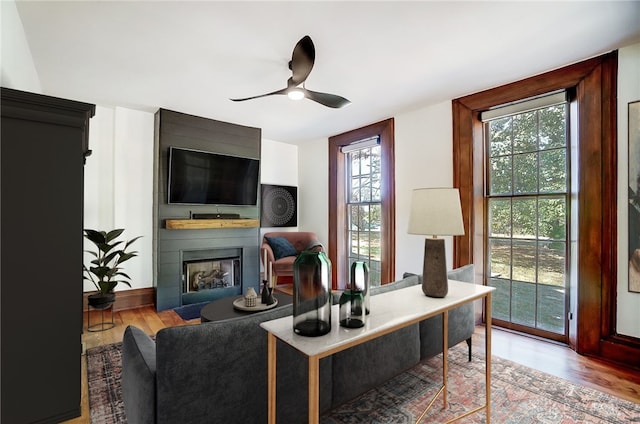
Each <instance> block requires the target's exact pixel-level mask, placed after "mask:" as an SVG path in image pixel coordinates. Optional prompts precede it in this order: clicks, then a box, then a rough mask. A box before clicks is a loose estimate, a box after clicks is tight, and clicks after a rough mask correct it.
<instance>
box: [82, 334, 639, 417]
mask: <svg viewBox="0 0 640 424" xmlns="http://www.w3.org/2000/svg"><path fill="white" fill-rule="evenodd" d="M121 347H122V344H121V343H116V344H112V345H107V346H101V347H96V348H93V349H89V350H88V351H87V365H88V366H87V370H88V372H87V375H88V379H89V407H90V409H91V422H92V423H94V424H122V423H126V418H125V415H124V406H123V403H122V393H121V391H120V372H121V355H120V352H121ZM466 355H467V350H466V345H465V344H464V343H462V344H460V345H458V346H456V347H454V348H453V349H451V350H450V351H449V396H448V401H449V406H448V408H447V409H443V408H442V398H438V399H437V400H436V402H435V404H434V407H433V409H432V410H431V411H430V412H429V413H428V414H427V415H426V416H425V417H424V418H423V420H422V421H421V422H422V423H436V422H445V421H447V420H448V419H450V418H452V417H454V416H457V415H460V414H461V413H463V412H464V411H468V410H470V409H473V408H474V407H476V406H479V405H481V404H482V403H483V401H484V393H485V391H484V358H483V357H479V356H477V355H475V354H474V357H473V361H472V362H468V361H467V356H466ZM491 363H492V374H491V391H492V392H491V394H492V397H491V400H492V406H491V422H493V423H509V424H511V423H513V424H516V423H517V424H520V423H548V424H558V423H563V424H571V423H640V404H636V403H632V402H628V401H625V400H622V399H619V398H616V397H614V396H610V395H608V394H605V393H602V392H599V391H597V390H592V389H589V388H586V387H582V386H578V385H575V384H573V383H570V382H568V381H565V380H562V379H560V378H557V377H553V376H551V375H548V374H544V373H542V372H539V371H536V370H533V369H531V368H527V367H525V366H522V365H519V364H516V363H513V362H510V361H507V360H505V359H501V358H497V357H495V356H494V357H493V360H492V361H491ZM441 364H442V359H441V356H436V357H435V358H432V359H429V360H426V361H423V362H421V363H420V364H418V365H416V366H415V367H413V368H411V369H410V370H408V371H406V372H404V373H402V374H400V375H398V376H397V377H395V378H393V379H391V380H389V381H388V382H387V383H385V384H384V385H382V386H380V387H378V388H376V389H373V390H370V391H369V392H367V393H365V394H363V395H362V396H360V397H358V398H357V399H355V400H352V401H350V402H347V403H345V404H343V405H342V406H340V407H338V408H337V409H334V410H333V411H332V412H331V414H329V415H325V416H323V417H321V420H320V422H321V423H323V424H355V423H381V424H391V423H398V424H400V423H402V424H404V423H414V422H415V420H416V418H417V417H418V416H419V415H420V414H421V413H422V411H423V409H424V407H425V406H426V405H427V404H428V403H429V401H430V400H431V398H432V397H433V395H434V394H435V393H436V391H437V390H438V389H437V387H436V384H434V383H433V382H439V381H442V367H441ZM460 422H464V423H484V422H485V413H484V411H481V412H478V413H475V414H473V415H471V416H469V417H467V418H465V419H464V420H462V421H460ZM287 424H289V423H287Z"/></svg>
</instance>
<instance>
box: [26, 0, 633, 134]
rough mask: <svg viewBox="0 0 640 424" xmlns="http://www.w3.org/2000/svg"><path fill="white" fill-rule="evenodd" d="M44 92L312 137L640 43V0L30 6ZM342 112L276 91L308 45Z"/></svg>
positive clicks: (314, 85)
mask: <svg viewBox="0 0 640 424" xmlns="http://www.w3.org/2000/svg"><path fill="white" fill-rule="evenodd" d="M16 3H17V9H18V12H19V15H20V17H21V19H22V23H23V26H24V30H25V33H26V37H27V41H28V43H29V46H30V49H31V53H32V56H33V60H34V63H35V66H36V70H37V72H38V75H39V77H40V82H41V85H42V89H43V92H44V93H45V94H49V95H54V96H59V97H65V98H68V99H73V100H79V101H85V102H90V103H97V104H99V105H104V106H123V107H129V108H133V109H141V110H146V111H150V112H155V111H156V110H157V109H158V108H166V109H171V110H175V111H179V112H184V113H188V114H193V115H198V116H203V117H207V118H212V119H217V120H221V121H227V122H233V123H237V124H241V125H248V126H252V127H260V128H262V134H263V137H264V138H267V139H271V140H277V141H283V142H291V143H296V142H302V141H305V140H310V139H316V138H320V137H327V136H331V135H335V134H339V133H341V132H344V131H348V130H351V129H355V128H358V127H361V126H363V125H367V124H370V123H373V122H376V121H379V120H381V119H386V118H389V117H392V116H394V115H397V114H398V113H401V112H403V111H407V110H411V109H415V108H417V107H421V106H426V105H429V104H435V103H438V102H441V101H446V100H450V99H453V98H457V97H460V96H463V95H466V94H470V93H473V92H477V91H480V90H484V89H487V88H491V87H495V86H498V85H502V84H504V83H507V82H511V81H515V80H518V79H522V78H524V77H527V76H531V75H535V74H538V73H541V72H544V71H547V70H551V69H554V68H558V67H560V66H563V65H567V64H570V63H573V62H577V61H580V60H583V59H586V58H588V57H592V56H595V55H598V54H601V53H604V52H607V51H610V50H613V49H616V48H618V47H622V46H625V45H629V44H632V43H634V42H637V41H640V2H637V1H634V2H612V1H607V2H580V1H569V2H480V1H473V2H434V1H422V2H417V1H411V2H382V1H375V2H364V1H353V2H337V1H320V2H305V1H297V2H294V1H288V2H286V1H285V2H266V1H261V2H245V1H236V2H219V1H208V2H207V1H204V2H185V1H180V2H167V1H136V2H113V1H100V2H89V1H72V2H58V1H47V2H32V1H18V2H16ZM304 35H309V36H310V37H311V38H312V39H313V41H314V44H315V48H316V61H315V66H314V68H313V70H312V72H311V75H310V76H309V78H308V79H307V82H306V87H307V88H308V89H310V90H314V91H322V92H329V93H334V94H339V95H341V96H344V97H346V98H348V99H349V100H351V101H352V104H351V105H349V106H348V107H346V108H343V109H330V108H327V107H324V106H321V105H319V104H317V103H315V102H312V101H309V100H301V101H297V102H295V101H292V100H289V99H288V98H287V97H286V96H269V97H265V98H261V99H256V100H250V101H246V102H240V103H234V102H231V101H230V100H229V98H235V97H248V96H252V95H257V94H263V93H267V92H270V91H274V90H278V89H281V88H284V87H285V86H286V81H287V78H288V77H289V76H290V71H289V69H288V61H289V60H290V58H291V52H292V50H293V47H294V45H295V44H296V42H297V41H298V40H299V39H300V38H302V37H303V36H304Z"/></svg>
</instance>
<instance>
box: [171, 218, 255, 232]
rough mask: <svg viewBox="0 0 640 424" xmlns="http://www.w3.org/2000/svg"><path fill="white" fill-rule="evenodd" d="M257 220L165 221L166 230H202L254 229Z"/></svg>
mask: <svg viewBox="0 0 640 424" xmlns="http://www.w3.org/2000/svg"><path fill="white" fill-rule="evenodd" d="M259 226H260V221H259V220H257V219H251V218H245V219H166V220H165V228H166V229H167V230H203V229H207V228H256V227H259Z"/></svg>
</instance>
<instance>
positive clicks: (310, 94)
mask: <svg viewBox="0 0 640 424" xmlns="http://www.w3.org/2000/svg"><path fill="white" fill-rule="evenodd" d="M301 90H302V91H303V92H304V96H305V97H306V98H307V99H309V100H313V101H314V102H317V103H320V104H321V105H324V106H327V107H332V108H334V109H338V108H341V107H345V106H347V105H350V104H351V102H350V101H349V100H347V99H345V98H344V97H342V96H338V95H336V94H329V93H319V92H317V91H311V90H307V89H306V88H305V89H301Z"/></svg>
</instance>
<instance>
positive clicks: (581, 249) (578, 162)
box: [452, 52, 640, 363]
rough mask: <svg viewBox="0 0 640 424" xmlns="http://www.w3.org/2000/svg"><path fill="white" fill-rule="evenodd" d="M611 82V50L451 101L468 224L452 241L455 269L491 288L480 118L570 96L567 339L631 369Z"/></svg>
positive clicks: (458, 182)
mask: <svg viewBox="0 0 640 424" xmlns="http://www.w3.org/2000/svg"><path fill="white" fill-rule="evenodd" d="M616 77H617V52H611V53H607V54H605V55H602V56H599V57H595V58H591V59H588V60H585V61H583V62H579V63H575V64H573V65H570V66H566V67H564V68H560V69H556V70H553V71H550V72H547V73H544V74H540V75H535V76H533V77H530V78H527V79H525V80H522V81H517V82H514V83H510V84H507V85H504V86H500V87H496V88H492V89H490V90H486V91H483V92H480V93H476V94H471V95H468V96H465V97H461V98H459V99H455V100H453V102H452V108H453V111H452V115H453V156H454V166H453V168H454V186H455V187H458V188H459V189H460V198H461V199H460V200H461V204H462V215H463V221H464V224H465V235H464V236H459V237H456V238H455V239H454V266H462V265H465V264H468V263H473V264H475V269H476V275H477V282H479V283H484V284H488V281H487V278H488V276H489V273H488V271H489V270H488V269H487V267H486V262H488V261H487V257H488V252H486V247H487V231H488V229H487V228H485V225H484V224H485V223H486V219H485V217H486V214H487V213H488V211H487V210H486V209H485V201H484V194H485V187H486V184H485V183H486V182H485V181H484V178H485V177H484V176H485V170H484V166H485V163H486V158H485V156H484V154H485V152H486V144H485V140H484V137H483V123H482V121H481V120H480V115H481V113H483V112H484V111H487V110H490V109H491V108H493V107H495V106H497V105H503V104H507V103H511V102H516V101H518V100H519V99H522V98H530V97H535V96H540V95H542V94H545V93H549V92H552V91H556V90H567V91H569V92H571V93H572V96H571V101H570V103H569V110H570V112H569V114H570V116H571V117H572V118H571V119H570V120H569V123H570V124H571V125H570V130H569V131H568V133H569V135H570V141H569V147H570V149H571V157H572V160H571V164H572V166H571V168H572V175H571V178H570V182H571V199H572V202H571V212H570V215H571V216H570V220H569V221H570V222H571V225H572V226H574V227H572V228H571V231H570V234H572V237H571V239H570V241H571V248H570V250H569V251H570V252H571V258H570V259H567V260H568V262H569V264H570V265H569V268H570V269H571V270H572V272H571V274H570V278H571V281H570V284H569V285H570V289H571V293H570V294H571V295H570V309H569V311H570V314H571V315H572V317H570V318H569V321H568V323H569V325H568V327H569V328H568V340H565V341H568V342H569V345H570V346H572V347H574V348H575V349H576V351H577V352H578V353H580V354H590V355H594V356H599V357H603V358H607V359H610V360H617V361H620V362H627V363H631V362H633V361H632V360H631V359H630V358H637V357H638V354H637V352H638V351H640V344H638V343H636V342H634V341H630V340H628V339H625V338H624V337H622V336H619V335H617V333H616V323H615V316H616V303H615V302H616V283H617V279H616V269H615V267H616V238H617V233H616V227H617V222H616V218H617V215H616V208H615V205H616V187H617V182H618V180H617V167H616V141H617V138H616V137H617V133H616V122H617V121H616ZM573 117H575V119H573ZM574 158H575V160H574ZM578 208H579V209H580V210H579V211H578ZM477 319H480V317H479V316H478V317H477ZM634 355H635V356H634Z"/></svg>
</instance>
